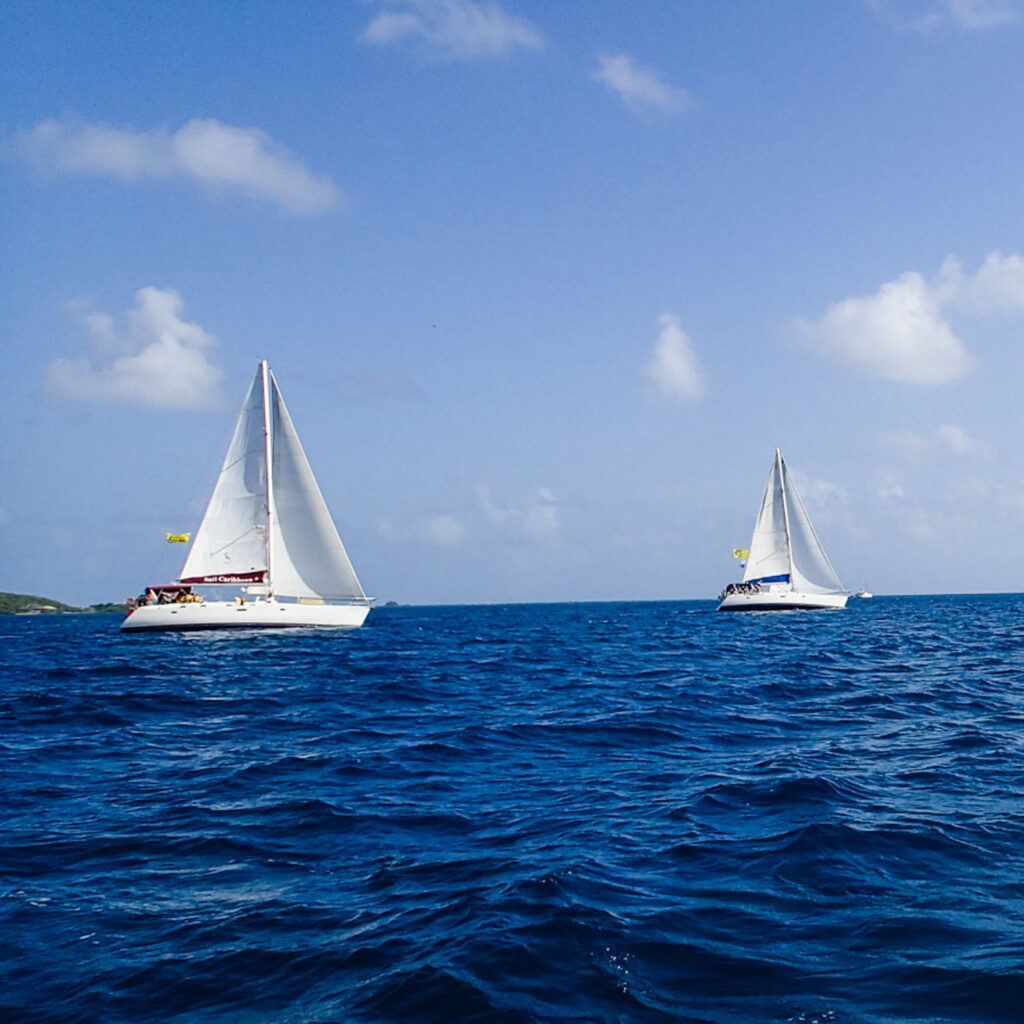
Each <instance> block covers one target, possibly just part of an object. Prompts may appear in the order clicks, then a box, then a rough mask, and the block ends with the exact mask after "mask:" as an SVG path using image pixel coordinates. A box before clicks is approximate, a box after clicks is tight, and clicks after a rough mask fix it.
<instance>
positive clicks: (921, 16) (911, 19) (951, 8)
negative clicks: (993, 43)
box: [868, 0, 1024, 32]
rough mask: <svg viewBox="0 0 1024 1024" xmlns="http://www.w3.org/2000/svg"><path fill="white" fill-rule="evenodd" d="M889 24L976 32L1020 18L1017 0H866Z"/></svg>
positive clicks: (921, 29) (923, 29) (920, 29)
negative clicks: (922, 0)
mask: <svg viewBox="0 0 1024 1024" xmlns="http://www.w3.org/2000/svg"><path fill="white" fill-rule="evenodd" d="M868 6H869V7H871V8H872V9H873V10H874V11H875V12H876V13H877V14H879V15H880V16H881V17H882V18H884V19H885V20H886V21H887V22H888V23H889V24H890V25H892V26H893V28H896V29H899V30H901V31H912V32H929V31H932V30H935V29H941V28H944V27H952V28H959V29H965V30H967V31H970V32H980V31H984V30H986V29H994V28H1000V27H1003V26H1006V25H1015V24H1018V23H1020V22H1021V21H1022V20H1024V19H1022V10H1021V3H1020V0H925V2H923V3H922V2H921V0H868Z"/></svg>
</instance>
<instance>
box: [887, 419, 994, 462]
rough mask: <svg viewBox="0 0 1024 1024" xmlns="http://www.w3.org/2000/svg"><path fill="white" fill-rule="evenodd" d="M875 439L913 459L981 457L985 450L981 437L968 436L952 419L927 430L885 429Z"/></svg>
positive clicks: (897, 452) (901, 454)
mask: <svg viewBox="0 0 1024 1024" xmlns="http://www.w3.org/2000/svg"><path fill="white" fill-rule="evenodd" d="M879 440H880V441H881V442H882V444H883V445H884V446H885V447H886V448H888V449H889V450H891V451H893V452H895V453H896V454H898V455H900V456H901V457H902V458H904V459H908V460H913V461H916V460H919V459H922V458H926V457H930V456H935V455H937V454H939V455H946V454H949V455H963V456H982V457H984V456H986V455H987V454H988V451H989V448H988V445H986V444H985V443H984V442H983V441H980V440H978V439H977V438H975V437H971V435H970V434H968V432H967V431H966V430H964V428H963V427H958V426H955V425H954V424H952V423H944V424H943V425H942V426H940V427H938V428H936V429H935V430H934V431H932V432H931V433H928V434H918V433H915V432H913V431H910V430H896V431H888V432H884V433H882V434H880V435H879Z"/></svg>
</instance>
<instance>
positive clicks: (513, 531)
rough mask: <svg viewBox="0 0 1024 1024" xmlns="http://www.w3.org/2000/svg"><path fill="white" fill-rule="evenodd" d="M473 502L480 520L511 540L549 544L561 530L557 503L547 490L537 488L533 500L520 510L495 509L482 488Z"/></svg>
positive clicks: (510, 507) (488, 495)
mask: <svg viewBox="0 0 1024 1024" xmlns="http://www.w3.org/2000/svg"><path fill="white" fill-rule="evenodd" d="M477 498H478V500H479V504H480V510H481V512H482V513H483V516H484V519H485V520H486V521H487V522H488V523H490V524H491V526H492V527H498V528H500V531H501V532H502V533H503V534H505V535H506V536H508V537H511V538H512V539H518V540H524V539H525V540H549V539H551V538H552V537H554V536H555V535H556V534H557V533H558V531H559V529H560V527H561V522H560V519H559V514H558V501H557V499H556V498H555V496H554V494H553V493H552V492H551V490H550V489H549V488H547V487H541V488H540V489H539V490H538V491H537V494H536V497H535V498H534V499H533V500H532V501H530V502H529V503H528V504H526V505H524V506H521V507H517V506H509V507H503V506H501V505H498V504H497V503H496V502H495V501H494V499H493V497H492V496H491V492H490V489H489V488H487V487H483V486H481V487H478V488H477Z"/></svg>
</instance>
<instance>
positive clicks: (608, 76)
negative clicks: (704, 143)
mask: <svg viewBox="0 0 1024 1024" xmlns="http://www.w3.org/2000/svg"><path fill="white" fill-rule="evenodd" d="M592 77H593V78H594V79H595V80H596V81H598V82H604V83H605V85H607V86H609V87H610V88H611V89H614V90H615V92H617V93H618V94H619V96H620V97H621V98H622V100H623V102H625V103H627V104H628V105H629V106H631V107H635V108H639V107H657V108H658V109H659V110H663V111H665V112H667V113H669V114H677V113H679V112H681V111H684V110H689V109H690V108H691V107H693V106H694V101H693V98H692V97H691V96H690V94H689V92H687V90H686V89H679V88H677V87H675V86H672V85H668V84H666V83H665V82H663V81H661V79H660V78H658V76H657V74H655V72H653V71H651V70H650V69H649V68H644V67H641V66H640V65H639V64H637V63H636V61H635V60H633V58H632V57H630V56H628V55H627V54H624V53H619V54H613V55H610V56H603V57H598V64H597V70H596V71H594V73H593V75H592Z"/></svg>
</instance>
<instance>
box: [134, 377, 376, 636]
mask: <svg viewBox="0 0 1024 1024" xmlns="http://www.w3.org/2000/svg"><path fill="white" fill-rule="evenodd" d="M195 587H204V588H205V587H230V588H234V589H235V590H236V591H237V590H239V589H240V590H241V594H240V596H236V597H234V598H232V599H223V598H217V599H211V598H208V597H204V596H200V593H199V592H196V591H195V590H194V589H193V588H195ZM369 609H370V599H369V598H367V596H366V594H365V593H364V592H363V588H362V586H361V585H360V583H359V580H358V578H357V577H356V574H355V570H354V569H353V568H352V563H351V562H350V561H349V558H348V555H347V554H346V552H345V547H344V545H343V544H342V542H341V538H340V537H339V536H338V531H337V530H336V529H335V527H334V523H333V522H332V520H331V516H330V513H329V512H328V511H327V506H326V505H325V504H324V499H323V496H322V495H321V493H320V488H319V487H318V486H317V483H316V479H315V478H314V477H313V472H312V470H311V469H310V468H309V462H308V461H307V460H306V455H305V453H304V452H303V450H302V445H301V444H300V443H299V438H298V435H297V434H296V433H295V427H294V426H293V425H292V420H291V417H290V416H289V415H288V410H287V409H286V408H285V404H284V399H283V398H282V397H281V392H280V390H279V389H278V386H277V381H276V380H275V379H274V375H273V374H272V373H271V372H270V368H269V367H268V366H267V364H266V361H263V362H261V363H260V364H259V367H258V369H257V371H256V376H255V378H254V379H253V382H252V386H251V387H250V388H249V393H248V395H247V396H246V399H245V403H244V404H243V406H242V412H241V414H240V415H239V417H238V423H237V425H236V426H235V432H234V435H233V436H232V438H231V444H230V445H229V446H228V450H227V454H226V455H225V457H224V464H223V466H222V467H221V470H220V476H219V477H218V478H217V483H216V485H215V487H214V489H213V495H212V496H211V498H210V503H209V505H208V506H207V508H206V515H205V516H204V517H203V521H202V523H201V524H200V526H199V529H198V530H197V531H196V535H195V538H194V540H193V542H192V546H191V548H190V549H189V552H188V556H187V557H186V559H185V564H184V566H183V568H182V570H181V574H180V576H179V577H178V581H177V583H175V584H172V585H168V586H162V587H151V588H150V589H149V590H148V591H147V596H146V597H145V598H142V599H140V600H139V602H137V603H136V606H135V607H134V608H133V609H131V610H130V611H129V613H128V617H127V618H126V619H125V620H124V622H123V623H122V624H121V629H122V630H123V631H125V632H147V631H154V630H196V629H229V628H244V629H261V628H264V629H265V628H272V629H278V628H281V627H285V626H325V627H334V628H340V629H356V628H358V627H359V626H361V625H362V624H363V621H364V620H365V619H366V616H367V614H368V612H369Z"/></svg>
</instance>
